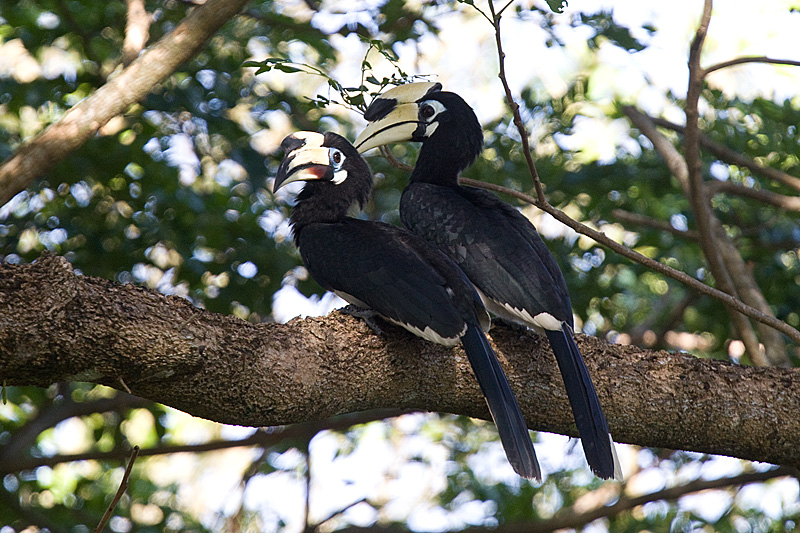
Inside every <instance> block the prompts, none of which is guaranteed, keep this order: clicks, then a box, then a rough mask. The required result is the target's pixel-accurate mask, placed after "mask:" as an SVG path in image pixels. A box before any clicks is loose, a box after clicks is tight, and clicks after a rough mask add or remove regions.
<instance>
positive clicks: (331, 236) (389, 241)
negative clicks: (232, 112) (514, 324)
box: [273, 132, 541, 480]
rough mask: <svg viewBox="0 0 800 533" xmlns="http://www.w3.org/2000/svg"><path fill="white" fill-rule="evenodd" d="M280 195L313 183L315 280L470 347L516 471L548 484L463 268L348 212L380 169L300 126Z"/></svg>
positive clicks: (310, 236) (342, 143)
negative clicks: (292, 187) (289, 185)
mask: <svg viewBox="0 0 800 533" xmlns="http://www.w3.org/2000/svg"><path fill="white" fill-rule="evenodd" d="M281 147H282V148H283V149H284V151H285V155H284V159H283V161H282V162H281V165H280V167H279V168H278V174H277V176H276V178H275V184H274V186H273V191H277V190H278V189H279V188H280V187H282V186H283V185H286V184H287V183H290V182H294V181H304V182H306V183H305V184H304V186H303V189H302V190H301V191H300V193H299V194H298V195H297V203H296V205H295V207H294V209H293V211H292V214H291V216H290V223H291V225H292V230H293V233H294V242H295V244H296V245H297V247H298V248H299V250H300V255H301V256H302V258H303V262H304V263H305V265H306V267H307V268H308V271H309V272H310V274H311V275H312V277H313V278H314V279H315V280H316V281H317V282H318V283H319V284H320V285H322V287H324V288H325V289H327V290H330V291H333V292H335V293H336V294H338V295H339V296H341V297H342V298H344V299H345V300H347V301H348V302H350V303H351V304H354V305H355V306H357V307H360V308H365V309H370V310H372V311H374V312H376V313H377V314H379V315H381V316H383V317H384V318H386V319H387V320H389V321H391V322H394V323H395V324H399V325H400V326H403V327H404V328H406V329H407V330H409V331H411V332H412V333H414V334H416V335H418V336H420V337H422V338H424V339H427V340H429V341H433V342H436V343H439V344H443V345H446V346H453V345H455V344H457V343H458V342H459V341H460V342H461V344H462V345H463V347H464V351H465V352H466V353H467V357H468V359H469V362H470V365H471V366H472V370H473V372H474V373H475V376H476V378H477V380H478V384H479V385H480V387H481V389H482V391H483V394H484V397H485V398H486V402H487V404H488V405H489V411H490V413H491V415H492V418H493V419H494V422H495V424H496V425H497V429H498V432H499V434H500V440H501V442H502V444H503V447H504V448H505V451H506V456H507V457H508V460H509V462H510V463H511V465H512V467H513V468H514V470H515V471H516V472H517V473H518V474H519V475H521V476H523V477H526V478H528V479H537V480H541V471H540V469H539V463H538V461H537V460H536V454H535V453H534V450H533V444H532V443H531V438H530V434H529V433H528V428H527V426H526V424H525V420H524V418H523V416H522V412H521V411H520V409H519V405H518V404H517V400H516V398H515V396H514V393H513V392H512V390H511V387H510V385H509V383H508V381H507V379H506V376H505V374H504V373H503V370H502V367H501V366H500V363H499V361H498V360H497V357H496V356H495V354H494V351H492V347H491V345H490V344H489V342H488V341H487V339H486V337H485V336H484V334H483V331H484V329H488V327H489V315H488V313H487V312H486V309H485V308H484V307H483V303H482V302H481V299H480V296H479V295H478V294H477V292H476V291H475V289H474V287H473V286H472V284H471V283H470V282H469V280H468V279H467V277H466V276H465V275H464V273H463V272H461V270H460V269H459V268H458V267H457V266H456V265H455V263H453V261H451V260H450V258H448V257H447V255H445V254H443V253H442V252H440V251H439V250H437V249H436V248H435V247H433V246H431V245H430V244H428V243H427V242H426V241H425V240H424V239H422V238H420V237H418V236H417V235H414V234H412V233H410V232H408V231H406V230H404V229H401V228H399V227H397V226H393V225H390V224H385V223H382V222H372V221H366V220H359V219H355V218H351V217H349V216H347V211H348V210H349V208H350V207H351V206H352V205H353V204H355V203H358V204H359V206H360V207H363V204H364V202H366V201H367V199H368V198H369V195H370V191H371V188H372V172H371V171H370V169H369V167H368V166H367V163H366V162H365V161H364V159H362V158H361V156H360V155H359V154H358V152H357V151H356V150H355V148H354V147H353V145H352V144H350V142H349V141H348V140H346V139H345V138H344V137H341V136H339V135H337V134H335V133H330V132H329V133H325V134H324V135H323V134H320V133H313V132H298V133H294V134H292V135H290V136H288V137H286V138H285V139H284V140H283V143H282V144H281Z"/></svg>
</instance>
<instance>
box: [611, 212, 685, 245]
mask: <svg viewBox="0 0 800 533" xmlns="http://www.w3.org/2000/svg"><path fill="white" fill-rule="evenodd" d="M611 216H612V217H614V218H615V219H617V220H621V221H623V222H631V223H633V224H638V225H639V226H645V227H648V228H653V229H657V230H661V231H666V232H667V233H671V234H672V235H675V236H676V237H681V238H683V239H691V240H693V241H694V240H697V238H698V236H697V232H696V231H694V230H690V229H687V230H681V229H677V228H675V227H673V226H672V224H670V223H669V222H665V221H663V220H657V219H655V218H652V217H648V216H645V215H640V214H639V213H631V212H630V211H625V210H624V209H614V210H613V211H611Z"/></svg>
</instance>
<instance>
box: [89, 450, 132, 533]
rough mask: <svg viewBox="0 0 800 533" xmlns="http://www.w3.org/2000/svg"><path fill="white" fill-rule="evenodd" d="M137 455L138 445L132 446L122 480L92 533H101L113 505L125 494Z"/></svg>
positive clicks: (112, 509)
mask: <svg viewBox="0 0 800 533" xmlns="http://www.w3.org/2000/svg"><path fill="white" fill-rule="evenodd" d="M137 455H139V447H138V446H134V447H133V450H132V451H131V459H130V461H129V462H128V467H127V468H126V469H125V473H124V474H123V475H122V481H121V482H120V484H119V489H117V493H116V494H115V495H114V499H113V500H111V503H109V504H108V509H106V512H105V513H104V514H103V518H101V519H100V523H99V524H97V527H96V528H95V529H94V533H102V531H103V529H104V528H105V527H106V522H108V520H109V518H111V513H113V512H114V507H116V506H117V504H118V503H119V501H120V500H121V499H122V495H123V494H125V491H126V490H128V478H129V477H130V475H131V470H133V463H134V462H135V461H136V456H137Z"/></svg>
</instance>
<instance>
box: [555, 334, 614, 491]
mask: <svg viewBox="0 0 800 533" xmlns="http://www.w3.org/2000/svg"><path fill="white" fill-rule="evenodd" d="M545 333H546V334H547V339H548V340H549V341H550V347H551V348H552V349H553V353H555V355H556V361H557V362H558V368H559V370H561V376H562V377H563V379H564V386H565V387H566V390H567V397H568V398H569V403H570V406H571V407H572V413H573V416H574V417H575V425H576V426H577V427H578V433H579V434H580V437H581V444H582V445H583V453H584V454H585V455H586V461H587V462H588V463H589V467H590V468H591V469H592V472H594V473H595V475H597V476H598V477H600V478H603V479H611V478H614V479H616V480H622V469H621V467H620V464H619V458H618V457H617V452H616V449H615V448H614V441H613V439H612V438H611V432H610V431H609V429H608V423H607V422H606V417H605V415H603V410H602V408H601V407H600V400H599V399H598V398H597V392H596V391H595V388H594V385H593V384H592V379H591V377H589V371H588V370H587V369H586V364H585V363H584V362H583V356H581V352H580V351H579V350H578V346H577V345H576V344H575V340H574V339H573V337H572V330H571V328H570V327H569V325H568V324H567V323H566V322H564V323H562V325H561V329H560V330H549V329H547V330H545Z"/></svg>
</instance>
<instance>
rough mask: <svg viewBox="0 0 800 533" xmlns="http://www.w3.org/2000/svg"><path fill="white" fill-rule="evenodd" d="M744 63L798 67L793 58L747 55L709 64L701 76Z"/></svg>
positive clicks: (798, 63) (798, 64)
mask: <svg viewBox="0 0 800 533" xmlns="http://www.w3.org/2000/svg"><path fill="white" fill-rule="evenodd" d="M745 63H766V64H769V65H788V66H793V67H800V61H795V60H793V59H774V58H771V57H767V56H747V57H737V58H736V59H730V60H728V61H723V62H722V63H717V64H716V65H711V66H710V67H706V68H705V69H703V77H705V76H708V75H709V74H711V73H712V72H714V71H717V70H720V69H723V68H728V67H733V66H735V65H744V64H745Z"/></svg>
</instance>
